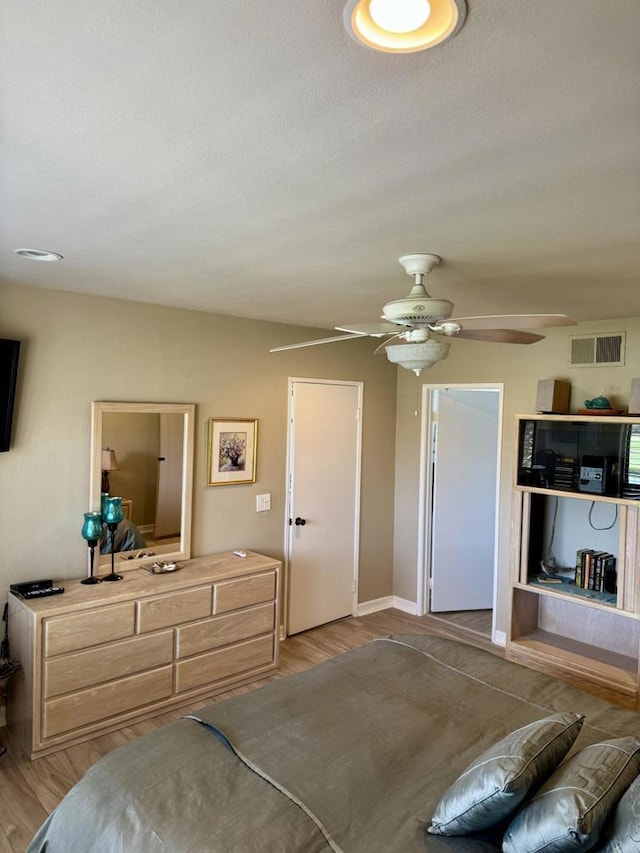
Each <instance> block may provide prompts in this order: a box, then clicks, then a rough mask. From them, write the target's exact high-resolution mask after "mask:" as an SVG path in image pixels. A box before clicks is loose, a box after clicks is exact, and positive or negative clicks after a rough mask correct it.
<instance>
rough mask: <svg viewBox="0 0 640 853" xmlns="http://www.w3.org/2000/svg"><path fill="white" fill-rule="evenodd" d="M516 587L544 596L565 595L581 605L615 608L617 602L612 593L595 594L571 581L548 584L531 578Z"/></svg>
mask: <svg viewBox="0 0 640 853" xmlns="http://www.w3.org/2000/svg"><path fill="white" fill-rule="evenodd" d="M518 586H519V587H520V588H522V589H528V590H530V591H532V592H536V593H537V592H540V593H542V594H544V595H547V594H551V595H565V596H569V597H570V598H573V599H578V600H579V601H580V603H581V604H583V603H588V604H600V605H603V606H604V607H606V608H612V607H616V603H617V600H618V596H617V595H616V594H615V593H613V592H596V590H594V589H583V587H581V586H576V585H575V584H574V583H573V581H563V582H562V583H548V582H545V581H540V580H538V578H535V577H531V578H529V580H528V581H527V583H526V584H518Z"/></svg>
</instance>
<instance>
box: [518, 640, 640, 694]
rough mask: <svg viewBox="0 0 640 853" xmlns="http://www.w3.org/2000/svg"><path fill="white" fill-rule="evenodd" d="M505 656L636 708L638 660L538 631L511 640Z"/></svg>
mask: <svg viewBox="0 0 640 853" xmlns="http://www.w3.org/2000/svg"><path fill="white" fill-rule="evenodd" d="M507 657H508V659H509V660H512V661H515V662H517V663H524V664H526V665H527V666H531V667H533V668H535V669H539V670H541V671H543V672H546V673H548V674H549V675H554V676H556V677H559V678H562V679H564V680H568V681H570V683H572V684H573V685H574V686H576V687H579V688H580V689H583V690H589V691H591V692H594V686H595V687H597V688H598V689H597V692H598V694H599V695H601V696H604V697H605V698H609V699H613V700H614V701H616V702H618V703H621V704H624V705H627V706H628V707H635V701H636V692H637V681H638V661H637V660H636V659H635V658H632V657H628V656H627V655H622V654H618V653H617V652H612V651H609V650H607V649H603V648H601V647H599V646H592V645H589V644H587V643H581V642H579V641H577V640H572V639H569V638H568V637H563V636H561V635H559V634H552V633H550V632H548V631H543V630H541V629H537V630H534V631H531V633H529V634H527V635H526V636H523V637H518V638H516V639H512V640H511V643H510V646H509V650H508V654H507Z"/></svg>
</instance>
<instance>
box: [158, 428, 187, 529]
mask: <svg viewBox="0 0 640 853" xmlns="http://www.w3.org/2000/svg"><path fill="white" fill-rule="evenodd" d="M183 448H184V416H183V415H182V414H165V413H163V414H161V415H160V452H159V454H158V488H157V494H156V517H155V524H154V528H153V535H154V537H155V538H156V539H161V538H162V537H167V536H179V535H180V528H181V512H182V454H183Z"/></svg>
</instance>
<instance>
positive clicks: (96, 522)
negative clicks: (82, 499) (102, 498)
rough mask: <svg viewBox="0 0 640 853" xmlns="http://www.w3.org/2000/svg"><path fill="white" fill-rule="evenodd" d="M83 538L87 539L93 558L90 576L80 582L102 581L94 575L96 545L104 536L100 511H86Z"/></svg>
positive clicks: (90, 564) (90, 563) (91, 559)
mask: <svg viewBox="0 0 640 853" xmlns="http://www.w3.org/2000/svg"><path fill="white" fill-rule="evenodd" d="M82 538H83V539H86V540H87V544H88V546H89V553H90V555H91V558H90V562H89V566H90V568H89V577H88V578H84V580H81V581H80V583H86V584H89V583H100V578H96V577H94V576H93V561H94V559H95V552H96V545H97V544H98V542H99V541H100V539H101V538H102V515H101V514H100V513H99V512H85V514H84V524H83V525H82Z"/></svg>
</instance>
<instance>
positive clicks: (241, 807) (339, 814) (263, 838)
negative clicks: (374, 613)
mask: <svg viewBox="0 0 640 853" xmlns="http://www.w3.org/2000/svg"><path fill="white" fill-rule="evenodd" d="M560 710H571V711H575V712H579V713H583V714H585V715H586V717H587V720H586V723H585V726H584V728H583V730H582V733H581V734H580V736H579V738H578V741H577V743H576V747H575V748H578V749H579V748H582V747H583V746H585V745H586V744H588V743H591V742H595V741H597V740H602V739H604V738H610V737H620V736H622V735H626V734H635V735H637V734H638V733H639V732H640V715H638V714H636V713H634V712H631V711H624V710H622V709H619V708H615V707H613V706H611V705H609V704H608V703H606V702H604V701H602V700H600V699H597V698H596V697H594V696H590V695H587V694H585V693H582V692H581V691H579V690H574V689H573V688H571V687H568V686H567V685H564V684H562V683H561V682H558V681H556V680H555V679H552V678H550V677H547V676H545V675H542V674H539V673H535V672H531V671H530V670H526V669H524V668H522V667H519V666H517V665H515V664H511V663H508V662H506V661H504V660H501V659H500V658H497V657H495V656H493V655H491V654H489V653H487V652H483V651H481V650H478V649H474V648H470V647H468V646H466V645H463V644H460V643H455V642H452V641H448V640H441V639H435V638H433V637H427V636H417V635H409V636H405V635H403V636H399V637H391V638H387V639H384V640H376V641H374V642H372V643H370V644H368V645H367V646H364V647H362V648H359V649H356V650H354V651H350V652H347V653H346V654H344V655H342V656H340V657H338V658H335V659H333V660H330V661H327V662H326V663H323V664H321V665H320V666H317V667H315V668H314V669H312V670H309V671H307V672H304V673H301V674H299V675H293V676H288V677H286V678H282V679H278V680H276V681H274V682H272V683H270V684H268V685H267V686H266V687H263V688H261V689H259V690H256V691H253V692H251V693H248V694H246V695H243V696H240V697H237V698H233V699H228V700H225V701H223V702H219V703H217V704H215V705H212V706H210V707H209V708H207V709H205V710H203V711H199V712H198V718H199V720H200V722H199V721H197V720H195V719H191V718H186V719H182V720H179V721H177V722H174V723H170V724H168V725H165V726H163V727H161V728H159V729H157V730H156V731H154V732H152V733H150V734H148V735H145V736H143V737H141V738H138V739H137V740H135V741H133V742H131V743H129V744H127V745H125V746H123V747H120V748H119V749H116V750H114V751H113V752H112V753H110V754H109V755H107V756H106V757H105V758H103V759H102V760H101V761H99V762H98V763H97V764H96V765H95V766H94V767H92V768H91V769H90V770H89V771H88V773H87V774H86V775H85V777H84V778H83V779H82V780H81V781H80V782H79V783H78V784H77V785H76V786H75V787H74V788H73V789H72V790H71V791H70V792H69V794H68V795H67V796H66V797H65V799H64V800H63V801H62V803H61V804H60V805H59V806H58V808H57V809H56V810H55V811H54V812H53V813H52V814H51V815H50V817H49V818H48V819H47V821H46V822H45V823H44V825H43V826H42V827H41V829H40V830H39V832H38V833H37V835H36V836H35V838H34V839H33V841H32V843H31V846H30V847H29V850H28V853H36V851H38V853H90V852H91V851H95V853H138V851H140V853H169V851H171V853H196V851H216V853H254V851H255V853H258V851H260V853H325V852H326V851H331V850H333V851H344V853H418V851H427V853H485V851H497V850H499V849H500V833H499V831H496V833H495V834H494V835H493V836H492V835H487V836H484V837H478V838H469V837H466V838H457V839H456V838H449V839H447V838H438V837H435V836H430V835H427V834H426V826H427V825H428V823H429V820H430V818H431V815H432V813H433V810H434V807H435V805H436V803H437V801H438V800H439V798H440V796H441V795H442V793H443V792H444V791H445V789H446V788H447V787H448V785H449V784H450V783H451V782H452V781H453V780H454V779H455V778H456V776H457V775H458V774H459V773H460V772H461V771H462V770H463V769H464V768H465V767H466V766H467V765H468V764H469V763H470V762H471V761H472V760H473V759H474V758H475V757H476V756H477V755H478V754H479V753H480V752H482V751H483V750H484V749H486V748H487V747H488V746H489V745H491V744H492V743H493V742H494V741H495V740H497V739H498V738H499V737H501V736H502V735H504V734H506V733H507V732H509V731H511V730H513V729H515V728H517V727H519V726H522V725H524V724H525V723H527V722H530V721H532V720H535V719H538V718H540V717H543V716H546V715H547V714H549V713H552V712H555V711H560ZM207 724H210V725H207ZM210 726H213V727H215V729H216V730H217V732H218V733H223V734H224V736H226V738H227V739H228V741H229V744H230V745H231V746H232V747H233V748H232V749H230V748H229V744H225V742H224V738H223V737H221V736H218V735H217V734H216V733H215V732H214V731H213V730H212V728H211V727H210Z"/></svg>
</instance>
